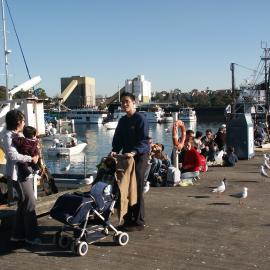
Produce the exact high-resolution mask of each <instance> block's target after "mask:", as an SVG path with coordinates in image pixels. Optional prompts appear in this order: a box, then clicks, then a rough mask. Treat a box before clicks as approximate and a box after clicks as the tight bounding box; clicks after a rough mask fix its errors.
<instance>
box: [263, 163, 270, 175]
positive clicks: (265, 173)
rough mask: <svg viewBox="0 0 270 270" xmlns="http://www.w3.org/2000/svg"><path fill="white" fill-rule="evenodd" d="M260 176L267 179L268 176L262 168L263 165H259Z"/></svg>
mask: <svg viewBox="0 0 270 270" xmlns="http://www.w3.org/2000/svg"><path fill="white" fill-rule="evenodd" d="M261 176H264V177H269V176H268V174H267V172H266V171H265V169H264V166H263V165H261Z"/></svg>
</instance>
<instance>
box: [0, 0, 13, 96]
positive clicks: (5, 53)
mask: <svg viewBox="0 0 270 270" xmlns="http://www.w3.org/2000/svg"><path fill="white" fill-rule="evenodd" d="M1 9H2V23H3V40H4V56H5V77H6V100H9V99H10V97H9V94H8V76H9V75H8V57H7V56H8V54H9V53H11V51H10V50H8V49H7V36H6V18H5V10H4V0H1Z"/></svg>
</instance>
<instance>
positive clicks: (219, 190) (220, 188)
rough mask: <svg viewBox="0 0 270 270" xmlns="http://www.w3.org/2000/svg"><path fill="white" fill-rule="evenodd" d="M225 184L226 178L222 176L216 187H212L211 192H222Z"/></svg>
mask: <svg viewBox="0 0 270 270" xmlns="http://www.w3.org/2000/svg"><path fill="white" fill-rule="evenodd" d="M226 184H227V180H226V178H224V179H223V180H222V181H221V184H220V185H219V186H218V187H216V188H214V189H213V190H212V192H216V193H217V194H218V195H220V194H221V193H223V192H224V191H225V190H226Z"/></svg>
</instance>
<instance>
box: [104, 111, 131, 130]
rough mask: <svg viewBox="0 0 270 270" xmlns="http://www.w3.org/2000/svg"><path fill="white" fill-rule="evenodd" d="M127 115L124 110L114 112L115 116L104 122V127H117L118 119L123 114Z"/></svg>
mask: <svg viewBox="0 0 270 270" xmlns="http://www.w3.org/2000/svg"><path fill="white" fill-rule="evenodd" d="M124 115H126V113H125V112H122V111H116V112H114V113H113V118H112V119H111V120H109V121H107V122H105V123H104V127H105V128H107V129H116V127H117V125H118V121H119V120H120V118H121V117H122V116H124Z"/></svg>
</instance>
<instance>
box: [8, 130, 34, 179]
mask: <svg viewBox="0 0 270 270" xmlns="http://www.w3.org/2000/svg"><path fill="white" fill-rule="evenodd" d="M23 135H24V137H19V136H16V137H14V138H13V139H12V142H13V144H14V146H15V147H16V149H17V151H18V152H19V153H20V154H22V155H28V156H31V157H34V156H37V155H39V150H38V139H37V137H36V136H37V130H36V129H35V128H34V127H31V126H25V127H24V129H23ZM17 165H18V178H19V179H25V178H26V177H28V176H29V175H30V174H31V173H32V172H33V171H34V172H35V173H38V172H39V167H38V165H37V164H34V163H30V164H29V163H25V162H18V163H17Z"/></svg>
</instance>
